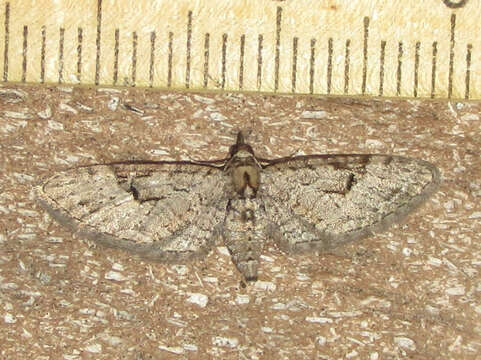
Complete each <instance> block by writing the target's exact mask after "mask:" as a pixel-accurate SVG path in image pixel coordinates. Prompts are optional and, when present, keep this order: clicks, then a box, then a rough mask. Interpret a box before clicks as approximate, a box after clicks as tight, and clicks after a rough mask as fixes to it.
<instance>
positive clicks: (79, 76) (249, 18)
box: [0, 0, 481, 99]
mask: <svg viewBox="0 0 481 360" xmlns="http://www.w3.org/2000/svg"><path fill="white" fill-rule="evenodd" d="M23 1H24V0H18V2H15V3H13V2H11V1H7V2H5V7H4V27H3V28H2V29H0V32H1V31H3V32H4V33H3V35H0V36H2V37H3V38H4V41H3V47H4V48H3V54H4V64H3V65H4V66H3V68H4V74H3V79H4V81H5V82H8V81H20V82H29V81H30V82H39V83H45V82H57V83H58V82H60V83H65V84H68V83H71V84H89V82H92V83H95V84H96V85H112V84H113V85H128V86H148V87H175V88H179V87H180V88H184V89H196V88H203V89H207V90H208V89H217V90H231V91H232V90H241V91H263V92H279V93H285V92H290V93H311V94H346V95H368V96H371V95H374V94H373V90H374V89H376V87H377V88H378V91H375V90H374V92H375V93H376V94H375V95H379V96H389V97H391V96H397V97H401V96H402V97H404V96H411V97H415V98H419V97H421V98H423V97H431V98H442V97H445V98H464V99H466V98H467V99H470V98H478V97H480V96H481V90H478V89H480V87H479V86H478V85H480V79H479V74H480V69H479V66H478V64H477V63H476V62H473V59H477V58H478V52H479V50H478V49H480V48H481V46H480V44H481V40H480V39H479V37H477V36H475V35H473V34H472V33H473V32H472V31H471V30H470V29H471V28H472V25H471V23H469V24H468V23H467V22H472V23H474V24H475V23H476V22H475V21H474V20H473V19H476V18H477V17H476V16H477V14H481V9H478V8H476V6H475V5H474V2H473V1H462V3H460V2H459V1H458V2H457V3H456V2H454V1H448V0H433V4H432V5H430V6H431V8H433V10H434V11H433V12H432V13H429V16H428V18H426V17H425V16H422V15H420V14H422V12H421V11H420V10H422V9H423V8H424V6H425V5H424V4H422V3H413V4H408V5H403V6H402V7H401V6H400V5H398V4H395V3H393V4H391V3H390V4H386V6H383V7H380V6H378V5H380V4H381V3H382V2H381V0H373V3H372V4H373V6H372V7H370V8H369V10H367V8H365V7H364V10H363V7H362V6H363V5H362V4H363V3H362V1H361V0H353V2H354V3H352V5H350V6H358V5H359V6H361V8H360V11H359V12H358V13H357V14H352V13H351V15H352V17H349V16H347V15H349V14H348V13H347V11H348V9H349V8H350V7H347V6H343V4H342V3H341V4H340V6H337V7H328V8H327V7H315V6H312V5H313V4H312V3H311V2H310V0H299V1H297V2H293V1H289V0H288V1H286V2H284V3H282V4H279V3H275V2H272V1H268V0H258V1H255V2H254V1H253V0H246V2H245V3H243V4H242V5H239V4H237V3H236V2H235V1H233V0H224V1H223V2H222V3H220V2H219V4H222V8H219V6H216V4H217V3H209V5H206V7H203V8H199V7H197V6H196V7H193V6H192V3H190V2H189V0H179V2H178V3H177V5H176V6H164V5H162V7H161V8H159V4H163V1H164V0H153V1H152V2H149V3H145V4H143V5H142V7H141V8H140V9H139V11H138V12H136V13H125V15H124V13H123V12H122V11H121V9H119V4H120V5H122V1H123V0H119V1H120V3H118V4H113V3H112V2H105V1H102V0H89V2H85V3H78V2H74V1H73V0H58V2H56V5H55V6H56V12H57V13H59V12H61V13H62V14H63V16H62V17H59V16H56V15H55V14H54V12H52V11H50V9H44V11H43V12H42V11H41V15H40V16H37V17H35V20H36V23H35V24H34V23H32V24H30V23H29V22H28V20H27V22H25V21H24V20H20V19H29V17H28V16H29V11H32V14H33V13H34V10H32V9H31V8H34V7H36V6H37V5H36V4H35V3H33V5H32V6H30V8H28V7H23V8H21V7H20V6H21V4H22V3H23ZM201 1H202V0H201ZM212 1H214V2H215V1H220V0H212ZM354 4H355V5H354ZM453 5H456V6H453ZM47 6H48V5H45V4H44V7H47ZM299 7H304V10H307V9H309V11H307V12H306V11H304V12H296V9H299ZM436 7H437V8H436ZM217 8H218V13H217V12H215V11H214V12H212V11H213V10H214V9H215V10H217ZM443 8H444V10H443ZM18 9H21V10H18ZM37 9H38V8H37ZM84 9H85V10H87V9H90V10H91V12H90V13H91V14H92V15H93V16H91V17H90V18H89V19H88V21H87V18H84V17H83V14H84V13H83V11H84ZM159 9H161V11H160V12H159V11H158V10H159ZM221 9H222V11H223V16H222V17H217V15H218V14H220V13H221ZM230 9H232V11H233V12H232V13H229V12H227V13H226V12H225V10H230ZM373 9H374V10H375V11H376V12H373ZM447 9H450V10H449V11H448V10H447ZM401 10H402V11H404V13H401ZM35 11H37V10H35ZM62 11H63V12H62ZM443 11H444V12H443ZM300 13H302V14H304V15H305V16H303V18H302V19H301V18H300V17H299V16H298V14H300ZM85 14H87V12H85ZM94 14H95V15H94ZM401 14H402V16H401ZM475 14H476V16H475ZM393 15H394V16H393ZM397 15H399V16H397ZM136 16H139V17H140V16H141V17H142V19H143V20H144V22H139V21H136V20H135V17H136ZM260 17H262V18H261V19H262V21H257V19H260ZM30 18H32V19H33V17H30ZM387 19H390V20H389V21H390V24H389V25H390V26H389V27H388V24H387ZM56 20H58V21H56ZM194 20H195V23H194ZM207 21H208V22H207ZM343 21H348V22H349V24H350V25H352V26H354V27H355V29H359V31H354V33H353V34H351V37H350V38H347V39H346V37H344V36H343V35H344V34H348V32H346V31H345V29H346V28H345V27H343V26H341V25H342V22H343ZM435 21H437V22H435ZM69 22H70V23H71V24H72V25H69ZM72 22H73V23H72ZM207 23H208V24H212V25H214V28H213V29H212V31H209V30H208V29H209V27H206V24H207ZM37 24H39V25H37ZM393 24H394V27H393V26H392V25H393ZM432 24H437V26H435V27H433V26H432ZM212 25H211V26H212ZM158 26H164V28H165V29H166V33H167V34H169V36H168V39H166V40H167V41H165V40H164V37H163V36H160V37H158V38H157V34H156V33H155V31H156V29H158ZM417 28H418V29H422V31H423V36H424V37H423V42H425V44H432V49H429V46H422V47H421V42H420V41H418V40H417V39H413V38H412V36H411V34H415V33H416V29H417ZM59 29H64V30H63V34H59ZM206 30H207V31H206ZM246 30H248V33H247V32H245V31H246ZM39 32H40V36H41V38H40V41H38V40H39V39H38V35H37V34H39ZM47 32H48V34H49V37H47V36H46V35H47ZM60 32H62V31H60ZM114 32H116V35H117V36H116V37H115V36H112V35H114ZM103 33H105V34H103ZM206 33H209V36H211V37H212V36H215V37H212V38H211V39H209V42H210V43H209V56H208V63H206V59H205V44H203V42H204V41H205V38H204V37H205V34H206ZM57 34H59V35H57ZM131 34H132V36H134V35H133V34H136V36H137V41H134V40H133V39H132V37H131ZM171 34H172V35H171ZM174 34H176V36H175V39H174ZM57 36H59V38H57ZM120 36H122V38H121V37H120ZM184 36H185V37H184ZM473 36H474V37H473ZM62 37H63V40H62ZM125 37H128V38H130V39H129V40H127V38H125ZM149 38H150V44H149ZM161 39H162V40H161ZM213 39H215V43H214V42H213ZM303 39H306V40H307V39H310V40H313V39H314V40H315V45H314V46H312V42H311V44H310V43H309V40H307V41H306V42H303ZM424 39H425V40H424ZM36 40H37V41H36ZM159 40H160V42H158V41H159ZM131 41H132V42H131ZM164 41H165V42H164ZM382 41H385V42H386V43H385V48H384V50H383V49H382ZM157 42H158V44H157ZM166 42H167V44H166ZM379 43H381V53H382V52H384V53H383V54H381V56H380V55H379V47H378V46H377V44H379ZM37 44H39V45H37ZM130 44H132V45H130ZM164 44H166V45H167V48H165V47H164ZM336 44H339V45H340V44H343V45H344V46H337V45H336ZM395 44H396V45H398V46H396V47H397V49H395V48H394V46H395ZM174 45H175V46H174ZM203 45H204V46H203ZM286 45H287V46H286ZM309 45H311V46H309ZM1 46H2V44H0V47H1ZM130 46H132V48H130ZM316 48H317V49H316ZM396 50H397V51H396ZM430 50H432V51H430ZM0 51H1V50H0ZM324 51H326V53H324ZM12 54H15V55H16V56H15V57H12V56H10V55H12ZM157 54H158V55H157ZM323 54H325V55H323ZM411 54H412V55H411ZM52 57H55V59H52ZM468 58H469V60H468ZM283 59H286V62H284V60H283ZM37 61H38V62H37ZM112 63H113V64H112ZM464 64H466V65H464ZM112 65H113V68H114V69H112ZM403 66H404V69H402V67H403ZM106 67H107V68H108V69H106ZM206 67H207V76H206V71H205V68H206ZM255 67H257V74H256V70H254V69H255ZM247 68H248V69H249V70H250V71H249V72H244V69H247ZM376 68H377V69H379V70H377V71H376V70H375V69H376ZM406 69H409V71H406ZM252 70H254V71H252ZM373 70H374V71H373ZM94 71H95V72H94ZM210 72H212V76H211V74H210ZM166 73H167V74H166ZM89 74H90V76H89ZM159 74H161V75H160V76H159ZM162 74H164V75H165V74H166V76H162ZM378 74H379V79H378ZM213 77H214V78H215V79H214V78H213ZM209 78H210V79H211V80H213V81H209ZM236 78H237V79H236ZM233 79H234V81H232V80H233ZM463 83H464V84H463Z"/></svg>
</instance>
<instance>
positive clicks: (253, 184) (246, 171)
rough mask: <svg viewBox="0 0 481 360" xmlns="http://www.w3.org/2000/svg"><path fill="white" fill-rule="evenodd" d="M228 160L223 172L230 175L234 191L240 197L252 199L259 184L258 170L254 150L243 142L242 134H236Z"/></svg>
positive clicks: (258, 166)
mask: <svg viewBox="0 0 481 360" xmlns="http://www.w3.org/2000/svg"><path fill="white" fill-rule="evenodd" d="M229 153H230V159H229V161H228V162H227V163H226V165H225V170H226V171H230V172H231V174H232V181H233V185H234V190H235V191H236V192H237V193H238V194H239V195H241V196H242V197H253V196H255V194H256V193H257V190H258V188H259V183H260V168H261V166H260V165H259V163H258V161H257V159H256V157H255V155H254V150H252V147H251V146H250V145H249V144H246V143H245V142H244V136H243V134H242V132H239V133H238V134H237V142H236V143H235V144H234V145H232V146H231V147H230V150H229Z"/></svg>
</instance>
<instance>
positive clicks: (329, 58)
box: [326, 38, 333, 95]
mask: <svg viewBox="0 0 481 360" xmlns="http://www.w3.org/2000/svg"><path fill="white" fill-rule="evenodd" d="M332 42H333V40H332V38H329V40H328V42H327V83H326V88H327V89H326V91H327V94H328V95H329V94H330V93H331V82H332V52H333V45H332Z"/></svg>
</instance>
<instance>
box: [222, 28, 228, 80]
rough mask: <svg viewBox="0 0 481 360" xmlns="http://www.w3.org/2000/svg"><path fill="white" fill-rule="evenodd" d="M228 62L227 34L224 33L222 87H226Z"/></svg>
mask: <svg viewBox="0 0 481 360" xmlns="http://www.w3.org/2000/svg"><path fill="white" fill-rule="evenodd" d="M226 62H227V34H223V35H222V74H221V88H222V90H224V88H225V73H226Z"/></svg>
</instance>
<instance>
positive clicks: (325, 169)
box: [262, 155, 440, 252]
mask: <svg viewBox="0 0 481 360" xmlns="http://www.w3.org/2000/svg"><path fill="white" fill-rule="evenodd" d="M262 175H263V178H262V179H263V184H264V187H263V197H264V199H265V206H266V211H267V212H268V214H269V219H270V220H271V221H272V222H273V223H274V224H276V226H275V227H273V232H272V237H273V239H274V240H275V241H276V242H277V244H278V245H279V247H280V248H281V249H283V250H284V251H291V252H296V251H297V252H302V251H309V250H328V249H331V248H334V247H336V246H339V245H342V244H344V243H347V242H350V241H354V240H358V239H361V238H363V237H366V236H369V235H372V234H373V233H376V232H381V231H384V230H385V229H386V228H387V227H388V226H390V225H391V224H393V223H395V222H398V221H400V220H402V218H404V216H406V215H407V214H408V213H409V212H411V211H412V210H414V209H415V208H416V207H417V206H419V205H420V204H421V203H422V202H423V201H424V200H426V199H427V198H428V197H429V196H431V195H432V194H433V193H434V192H435V191H436V190H437V188H438V186H439V181H440V176H439V171H438V169H437V168H436V167H435V166H434V165H432V164H431V163H429V162H426V161H423V160H417V159H411V158H406V157H401V156H390V155H312V156H303V157H295V158H290V159H289V158H286V159H279V160H274V161H272V162H271V164H268V165H267V166H266V167H265V168H264V169H263V171H262Z"/></svg>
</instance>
